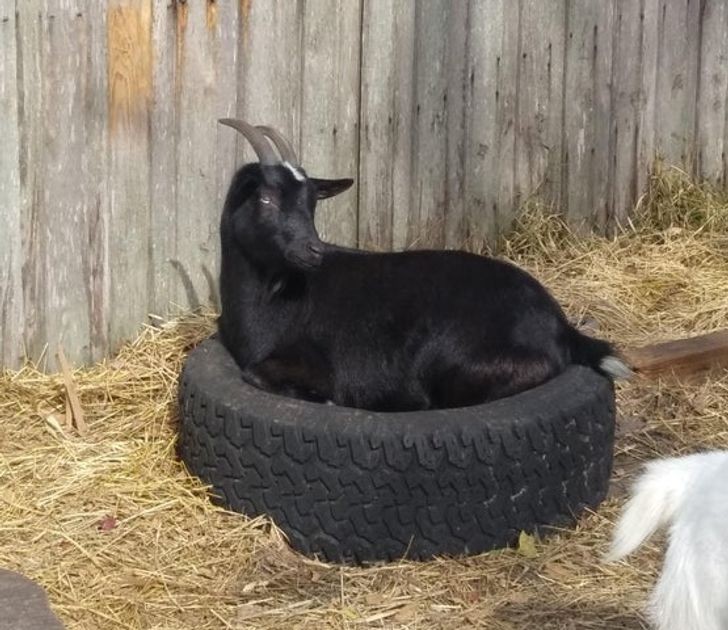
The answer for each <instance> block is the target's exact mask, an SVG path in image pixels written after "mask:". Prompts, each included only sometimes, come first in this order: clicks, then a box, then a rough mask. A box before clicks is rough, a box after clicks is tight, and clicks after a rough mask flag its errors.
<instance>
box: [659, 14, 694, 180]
mask: <svg viewBox="0 0 728 630" xmlns="http://www.w3.org/2000/svg"><path fill="white" fill-rule="evenodd" d="M701 2H702V0H660V6H659V11H660V12H659V14H658V20H659V40H658V62H657V63H658V68H657V82H656V85H655V129H656V134H657V136H656V140H657V143H656V149H657V151H658V152H659V153H660V154H661V155H662V156H663V157H664V158H665V159H666V160H667V161H668V162H671V163H675V164H690V165H691V167H692V166H694V162H695V112H696V95H697V85H698V63H699V57H700V54H699V45H700V41H699V40H700V4H701Z"/></svg>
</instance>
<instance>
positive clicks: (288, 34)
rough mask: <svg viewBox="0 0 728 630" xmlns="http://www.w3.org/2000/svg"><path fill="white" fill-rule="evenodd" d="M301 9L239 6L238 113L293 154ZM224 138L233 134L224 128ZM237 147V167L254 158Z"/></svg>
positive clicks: (294, 4)
mask: <svg viewBox="0 0 728 630" xmlns="http://www.w3.org/2000/svg"><path fill="white" fill-rule="evenodd" d="M303 5H304V3H303V0H269V1H268V2H251V1H246V2H242V3H241V7H242V8H241V16H240V20H241V24H240V32H241V36H240V47H241V50H240V53H239V54H240V63H239V68H238V107H237V112H238V114H240V115H241V117H243V118H245V119H246V120H248V121H250V122H251V123H254V124H269V125H272V126H274V127H276V128H277V129H279V130H280V131H281V132H282V133H283V134H285V135H286V137H288V138H290V139H291V142H292V143H293V145H294V148H295V149H296V150H297V151H298V153H299V154H300V132H301V82H302V80H303V77H302V72H301V68H302V66H303V62H302V59H303V50H302V42H303V14H304V11H303ZM225 133H226V134H232V133H234V132H233V131H232V130H231V129H227V128H226V129H225ZM238 147H241V148H242V151H243V152H242V155H244V157H245V160H240V159H239V160H238V161H239V162H240V163H242V162H243V161H250V160H253V159H256V158H255V153H254V152H253V151H252V150H251V149H250V148H249V147H248V146H247V143H246V142H243V141H242V138H239V139H238ZM238 155H239V156H240V155H241V153H240V152H239V153H238Z"/></svg>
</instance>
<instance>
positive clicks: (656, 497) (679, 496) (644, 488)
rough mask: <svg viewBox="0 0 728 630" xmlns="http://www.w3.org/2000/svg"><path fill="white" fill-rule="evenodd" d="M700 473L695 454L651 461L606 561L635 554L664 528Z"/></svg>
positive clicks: (630, 501)
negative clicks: (694, 457) (645, 542)
mask: <svg viewBox="0 0 728 630" xmlns="http://www.w3.org/2000/svg"><path fill="white" fill-rule="evenodd" d="M696 472H697V470H696V462H695V461H694V459H693V457H679V458H670V459H661V460H657V461H653V462H650V463H649V464H647V466H646V470H645V472H644V473H643V474H642V476H641V477H640V478H639V479H638V480H637V483H636V484H635V486H634V489H633V491H632V498H631V499H630V500H629V501H628V502H627V506H626V508H625V510H624V513H623V514H622V518H621V519H620V521H619V524H618V525H617V530H616V532H615V534H614V540H613V541H612V546H611V549H610V550H609V553H608V554H607V555H606V557H605V560H607V561H612V560H619V559H620V558H623V557H624V556H626V555H628V554H630V553H632V552H633V551H634V550H635V549H637V547H639V546H640V545H641V544H642V543H643V542H644V541H645V540H647V539H648V538H649V537H650V536H652V534H654V533H655V532H656V531H657V530H658V529H659V528H660V527H663V526H665V525H667V524H668V523H670V522H671V521H672V518H673V516H674V514H675V513H676V512H677V510H678V509H679V508H680V506H681V505H682V503H683V501H684V499H685V495H686V490H687V488H688V486H689V485H690V483H691V482H692V480H693V477H694V474H695V473H696Z"/></svg>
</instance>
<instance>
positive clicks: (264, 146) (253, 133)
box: [218, 118, 280, 166]
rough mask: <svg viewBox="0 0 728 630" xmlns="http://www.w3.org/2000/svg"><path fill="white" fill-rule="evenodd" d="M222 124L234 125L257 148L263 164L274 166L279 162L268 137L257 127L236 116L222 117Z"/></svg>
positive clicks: (220, 121)
mask: <svg viewBox="0 0 728 630" xmlns="http://www.w3.org/2000/svg"><path fill="white" fill-rule="evenodd" d="M218 122H219V123H220V124H221V125H227V126H228V127H232V128H233V129H235V130H236V131H239V132H240V133H241V134H242V135H243V136H244V137H245V139H246V140H247V141H248V142H250V145H251V146H252V147H253V149H254V150H255V153H256V154H257V156H258V159H259V160H260V163H261V164H265V165H268V166H272V165H274V164H278V162H279V161H280V160H278V156H277V155H276V154H275V151H274V150H273V147H272V146H271V145H270V142H268V140H267V139H266V137H265V136H264V135H263V134H262V133H261V132H260V131H259V130H258V128H257V127H254V126H253V125H249V124H248V123H246V122H245V121H243V120H238V119H236V118H221V119H220V120H218Z"/></svg>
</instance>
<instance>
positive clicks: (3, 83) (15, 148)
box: [0, 0, 24, 367]
mask: <svg viewBox="0 0 728 630" xmlns="http://www.w3.org/2000/svg"><path fill="white" fill-rule="evenodd" d="M16 26H17V23H16V13H15V2H14V0H0V209H2V210H0V212H2V214H3V218H4V220H3V228H2V229H0V365H6V366H13V367H14V366H17V365H18V364H19V363H20V361H21V359H22V357H23V327H24V321H23V319H24V318H23V283H22V275H21V274H22V264H23V246H22V237H21V229H20V126H19V125H20V121H19V117H18V96H19V95H18V71H19V68H18V67H17V49H16V43H17V33H16V30H15V29H16Z"/></svg>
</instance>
